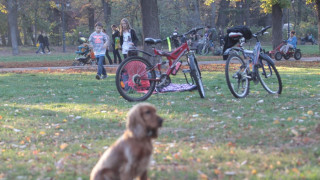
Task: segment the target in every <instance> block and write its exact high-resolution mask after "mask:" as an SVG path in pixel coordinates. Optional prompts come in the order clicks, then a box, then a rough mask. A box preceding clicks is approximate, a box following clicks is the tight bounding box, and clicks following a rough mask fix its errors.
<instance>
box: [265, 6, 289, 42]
mask: <svg viewBox="0 0 320 180" xmlns="http://www.w3.org/2000/svg"><path fill="white" fill-rule="evenodd" d="M261 2H262V5H261V7H262V8H263V10H264V12H266V13H270V12H271V13H272V45H273V48H275V47H276V46H278V45H279V44H280V43H281V41H282V38H283V37H282V24H283V23H282V17H283V13H282V8H285V7H289V6H290V3H291V0H261Z"/></svg>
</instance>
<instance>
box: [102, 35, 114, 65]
mask: <svg viewBox="0 0 320 180" xmlns="http://www.w3.org/2000/svg"><path fill="white" fill-rule="evenodd" d="M102 32H103V33H105V34H107V31H106V29H103V30H102ZM105 54H106V57H107V58H108V61H109V64H110V65H111V64H113V63H112V59H111V57H110V56H109V49H106V53H105ZM103 64H106V63H105V61H104V63H103Z"/></svg>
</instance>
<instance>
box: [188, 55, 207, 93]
mask: <svg viewBox="0 0 320 180" xmlns="http://www.w3.org/2000/svg"><path fill="white" fill-rule="evenodd" d="M188 59H189V64H190V71H191V72H190V75H191V77H192V79H193V80H194V81H195V82H196V85H197V89H198V92H199V95H200V97H201V98H205V96H206V95H205V92H204V87H203V84H202V78H201V72H200V68H199V66H198V62H197V60H196V58H195V57H194V56H189V58H188Z"/></svg>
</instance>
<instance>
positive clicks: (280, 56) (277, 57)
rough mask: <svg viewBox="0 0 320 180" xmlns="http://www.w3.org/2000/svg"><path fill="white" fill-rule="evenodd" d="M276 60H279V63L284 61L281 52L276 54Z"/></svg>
mask: <svg viewBox="0 0 320 180" xmlns="http://www.w3.org/2000/svg"><path fill="white" fill-rule="evenodd" d="M274 59H275V60H277V61H280V60H281V59H282V54H281V52H279V51H278V52H276V53H275V54H274Z"/></svg>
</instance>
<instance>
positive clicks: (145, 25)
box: [140, 0, 160, 64]
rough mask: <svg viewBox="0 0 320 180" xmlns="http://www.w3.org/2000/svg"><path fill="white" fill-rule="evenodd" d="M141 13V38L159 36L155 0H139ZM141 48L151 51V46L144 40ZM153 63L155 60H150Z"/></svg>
mask: <svg viewBox="0 0 320 180" xmlns="http://www.w3.org/2000/svg"><path fill="white" fill-rule="evenodd" d="M140 5H141V13H142V31H143V39H144V38H146V37H152V38H160V27H159V17H158V4H157V0H140ZM142 42H143V49H144V50H145V51H147V52H149V53H152V49H151V47H148V46H147V45H146V44H145V43H144V41H143V40H142ZM150 63H152V64H153V63H155V62H150Z"/></svg>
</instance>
